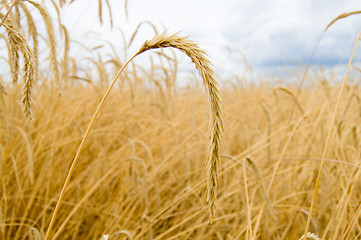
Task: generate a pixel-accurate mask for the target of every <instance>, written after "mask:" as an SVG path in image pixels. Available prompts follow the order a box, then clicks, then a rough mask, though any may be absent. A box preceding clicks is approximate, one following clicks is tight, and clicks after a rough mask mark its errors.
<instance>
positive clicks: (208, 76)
mask: <svg viewBox="0 0 361 240" xmlns="http://www.w3.org/2000/svg"><path fill="white" fill-rule="evenodd" d="M167 47H172V48H176V49H178V50H180V51H182V52H183V53H185V54H187V56H188V57H190V59H191V60H192V62H193V63H194V65H195V67H196V68H197V70H198V71H199V74H200V76H201V78H202V80H203V84H204V86H205V88H206V91H207V94H208V100H209V104H210V111H211V119H210V120H211V129H210V130H211V134H210V141H209V149H208V159H207V164H206V165H207V203H208V206H209V211H210V223H212V222H213V220H214V217H215V215H216V203H215V202H216V200H217V185H218V178H219V172H220V149H221V137H222V132H223V118H222V116H223V111H222V107H221V98H220V92H219V88H218V83H217V81H216V79H215V77H214V72H213V69H212V67H211V63H210V61H209V60H208V59H207V55H206V53H205V52H204V51H203V50H202V49H201V48H199V47H198V45H197V44H196V43H194V42H193V41H191V40H189V39H188V38H187V37H180V36H178V35H177V34H173V35H170V36H167V35H166V33H165V32H164V33H162V34H160V35H158V36H156V37H154V38H152V39H151V40H149V41H146V42H145V43H144V44H143V46H142V47H141V48H140V49H139V51H138V53H137V55H139V54H141V53H143V52H145V51H148V50H150V49H156V48H167Z"/></svg>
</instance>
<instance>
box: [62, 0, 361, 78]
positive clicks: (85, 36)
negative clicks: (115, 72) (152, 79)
mask: <svg viewBox="0 0 361 240" xmlns="http://www.w3.org/2000/svg"><path fill="white" fill-rule="evenodd" d="M103 2H104V5H103V15H104V16H105V17H106V16H107V15H108V11H107V9H106V5H105V1H103ZM110 3H111V6H112V11H113V17H114V25H115V28H114V29H113V31H110V30H109V26H107V25H106V24H104V25H103V26H102V27H101V26H100V24H99V23H98V10H97V4H98V1H97V0H77V1H75V2H74V4H72V5H70V6H69V9H67V8H65V9H64V10H63V14H62V15H63V16H62V20H63V21H64V23H65V24H66V26H68V28H69V30H70V32H71V35H72V36H73V37H74V38H76V39H78V40H79V39H81V41H82V42H83V43H85V44H87V43H88V44H93V45H96V41H97V40H99V43H101V42H102V40H101V39H107V40H109V41H111V42H113V43H114V44H115V46H116V47H118V46H119V53H120V52H121V50H122V38H121V34H120V31H119V30H118V29H117V28H121V29H122V30H123V31H124V33H125V37H126V38H127V39H129V38H130V36H131V34H132V32H133V31H134V30H135V27H136V26H137V24H138V23H139V22H141V21H151V22H152V23H153V24H154V25H156V26H157V27H158V29H159V30H160V31H162V30H164V29H167V31H168V32H169V33H176V32H180V34H182V35H189V36H190V38H191V39H192V40H195V41H197V42H199V44H200V46H201V47H202V48H204V49H206V50H207V52H208V53H209V55H210V56H211V58H212V60H213V61H214V62H215V65H216V67H217V69H219V70H220V71H221V72H223V73H224V72H235V73H237V72H239V71H243V70H244V58H246V59H247V61H248V62H249V64H250V65H251V66H252V67H253V68H254V69H256V70H257V69H263V68H270V67H277V66H281V65H282V64H287V65H288V64H292V63H293V64H300V63H304V64H306V63H307V62H308V60H309V58H310V56H311V54H312V51H313V48H314V47H315V45H316V43H317V41H318V39H319V38H320V36H321V34H322V32H323V31H324V29H325V27H326V26H327V24H328V23H329V22H330V21H332V19H334V18H335V17H337V16H338V15H339V14H341V13H343V12H346V11H355V10H361V2H360V0H342V1H341V0H271V1H270V0H223V1H216V0H183V1H171V0H152V1H149V0H128V19H127V18H126V17H125V10H124V1H123V0H110ZM104 22H108V21H107V20H106V19H104ZM360 31H361V14H360V15H355V16H351V17H349V18H347V19H344V20H341V21H339V22H337V23H336V24H334V26H332V27H331V28H330V29H329V30H328V32H327V33H326V34H325V35H324V36H323V39H322V40H321V43H320V46H319V48H318V50H317V52H316V55H315V59H314V63H315V64H318V63H322V64H323V65H325V66H328V67H329V66H333V65H336V64H339V63H345V62H347V61H348V59H349V57H350V54H351V52H352V48H353V44H354V42H355V39H356V37H357V35H358V33H359V32H360ZM96 33H97V34H96ZM139 33H140V34H139V36H138V37H137V39H136V41H135V43H134V45H136V46H137V47H136V48H138V47H139V46H140V44H141V43H142V42H144V40H145V39H149V38H151V37H152V36H153V35H154V32H153V30H152V28H151V27H150V26H147V25H144V27H143V28H142V29H140V31H139ZM129 54H132V53H129ZM359 55H360V54H359Z"/></svg>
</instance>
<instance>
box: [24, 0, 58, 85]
mask: <svg viewBox="0 0 361 240" xmlns="http://www.w3.org/2000/svg"><path fill="white" fill-rule="evenodd" d="M26 1H27V2H29V3H30V4H32V5H33V6H34V7H35V8H37V9H38V11H39V13H40V15H41V16H42V18H43V20H44V23H45V27H46V31H47V33H48V41H49V57H50V68H51V70H52V73H53V76H52V81H53V83H55V85H56V87H57V88H60V82H59V69H58V61H57V59H56V40H55V33H54V27H53V22H52V20H51V18H50V16H49V13H48V11H47V10H46V9H45V8H44V7H43V6H42V5H41V4H39V3H37V2H34V1H32V0H26Z"/></svg>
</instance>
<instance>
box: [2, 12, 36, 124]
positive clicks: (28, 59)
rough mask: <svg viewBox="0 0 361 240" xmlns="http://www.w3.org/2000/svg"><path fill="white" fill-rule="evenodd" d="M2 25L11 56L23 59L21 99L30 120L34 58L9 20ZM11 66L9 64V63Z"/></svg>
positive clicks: (22, 37) (23, 39)
mask: <svg viewBox="0 0 361 240" xmlns="http://www.w3.org/2000/svg"><path fill="white" fill-rule="evenodd" d="M0 18H1V19H5V16H4V15H3V14H1V13H0ZM3 25H4V27H5V29H6V31H7V34H8V39H9V45H10V49H9V51H11V52H12V55H13V54H15V53H16V54H15V55H18V52H21V54H22V55H23V58H24V66H23V79H24V88H23V99H22V103H23V104H24V112H25V115H26V118H27V119H29V120H30V119H32V113H31V102H32V96H31V90H32V83H33V81H34V57H33V54H32V52H31V50H30V47H29V45H28V43H27V42H26V40H25V38H24V36H23V35H22V34H21V33H20V32H18V31H16V30H15V28H14V26H13V24H12V22H11V21H10V20H9V19H5V21H4V22H3ZM10 64H11V62H10Z"/></svg>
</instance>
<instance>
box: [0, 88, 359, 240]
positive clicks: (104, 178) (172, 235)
mask: <svg viewBox="0 0 361 240" xmlns="http://www.w3.org/2000/svg"><path fill="white" fill-rule="evenodd" d="M289 90H290V91H293V89H289ZM338 90H339V88H338V87H337V86H329V85H325V84H320V82H319V84H316V85H315V86H313V87H312V88H309V89H305V90H303V91H302V92H301V95H300V98H299V106H300V107H301V108H302V112H301V108H300V109H296V110H295V116H294V119H293V120H292V121H291V123H290V124H288V121H289V113H290V111H291V108H292V107H293V105H294V101H293V99H292V97H290V95H289V94H288V93H286V92H285V91H282V90H279V89H277V88H276V89H275V88H273V87H269V86H258V87H245V88H240V87H239V88H234V89H228V90H227V89H223V90H222V98H223V105H224V112H225V119H224V120H225V123H226V126H227V127H226V132H225V136H224V140H225V143H224V149H223V155H222V162H223V164H222V167H223V168H222V169H223V170H222V181H221V184H220V186H219V199H218V201H217V208H218V210H217V212H218V213H217V217H216V219H215V222H214V224H213V225H209V224H208V214H207V207H206V206H205V204H204V198H205V196H204V191H205V184H206V183H205V180H204V176H205V162H204V159H205V158H206V155H207V153H206V151H207V140H208V139H207V136H208V130H207V129H208V115H209V113H208V111H207V110H208V107H207V102H206V98H205V94H204V93H203V91H201V90H199V89H198V90H197V89H189V90H187V91H184V92H179V93H175V94H174V95H172V96H171V100H168V101H163V100H162V98H161V95H160V94H159V93H157V92H155V91H150V90H149V89H148V90H147V89H143V90H139V92H138V93H136V94H135V95H134V96H135V97H134V100H133V101H131V99H132V98H131V94H130V92H129V91H128V90H122V87H121V86H119V87H118V88H117V89H115V91H114V92H113V94H112V95H111V97H110V98H109V102H108V103H107V104H106V105H105V108H104V109H103V110H102V114H100V116H99V119H98V120H97V122H96V124H95V127H94V129H93V132H92V133H91V134H90V137H89V139H88V142H87V143H86V145H85V148H84V150H83V152H82V155H81V157H80V161H79V163H78V165H77V167H76V170H75V173H74V175H73V177H72V179H71V183H70V185H69V187H68V189H67V191H66V195H65V201H64V204H63V206H62V208H61V210H60V211H59V216H58V219H57V221H56V223H55V229H54V232H55V233H54V234H55V235H57V238H59V239H100V238H101V236H102V234H106V233H110V234H111V233H116V232H119V231H121V232H119V234H117V235H114V237H113V238H112V239H126V236H127V235H128V238H129V239H245V238H246V239H252V237H253V238H255V239H278V238H280V239H296V238H299V237H300V236H301V235H302V231H303V229H304V226H305V222H306V218H307V212H308V208H309V203H310V200H311V197H312V190H313V187H314V182H315V177H316V173H317V168H318V165H319V161H320V157H321V155H322V151H323V147H324V144H325V137H326V133H327V126H328V125H329V123H330V118H331V114H332V108H333V105H334V103H335V98H336V96H337V93H338ZM54 91H55V90H52V89H49V88H48V87H46V86H40V87H39V88H38V91H37V94H36V97H35V102H36V103H37V104H36V105H35V106H34V110H33V111H34V115H35V116H37V117H36V119H35V120H34V121H33V122H31V123H30V124H27V123H26V120H25V119H24V116H23V114H22V112H21V110H20V108H19V107H17V106H16V103H17V101H16V100H15V99H16V98H17V95H18V94H19V92H18V90H17V89H16V88H14V89H11V91H9V92H8V93H7V95H5V96H4V102H3V103H2V104H3V106H4V108H2V121H1V125H0V126H1V139H2V144H1V148H0V149H1V151H0V153H1V156H2V157H1V158H2V165H1V174H2V188H1V189H2V190H1V191H2V200H1V203H2V206H1V207H2V208H1V209H2V212H1V217H2V231H1V236H2V239H15V236H17V239H33V236H32V234H33V228H36V229H37V231H39V232H40V235H42V234H43V231H44V230H45V229H46V227H47V225H48V222H49V218H50V216H51V212H52V209H53V208H54V205H55V203H56V200H57V194H58V192H59V189H60V188H61V186H62V184H63V181H64V178H65V176H66V173H67V171H68V169H69V164H70V160H71V159H72V158H73V157H74V155H75V152H76V148H77V145H78V144H79V142H80V140H81V137H82V134H83V132H84V129H85V128H86V125H87V123H88V122H89V120H90V117H91V115H92V112H93V111H94V109H95V108H96V105H97V104H98V102H99V100H100V98H101V94H100V92H99V90H96V89H95V88H93V87H91V86H79V87H76V88H69V89H66V90H64V95H62V96H59V95H57V94H54ZM344 94H345V97H344V99H343V101H342V105H341V109H342V110H341V111H340V113H339V114H338V116H337V121H336V123H337V124H335V125H334V126H333V127H334V129H335V131H334V132H333V135H332V140H331V142H330V148H329V151H328V154H327V159H326V164H325V166H324V168H323V170H322V171H323V172H322V174H323V178H322V182H321V184H320V190H319V197H318V199H317V202H316V207H315V214H314V216H313V218H312V222H311V229H310V230H311V231H312V232H314V233H318V234H322V232H323V230H324V229H325V228H326V226H327V224H329V225H330V226H329V230H328V231H329V232H328V236H333V234H334V231H335V229H336V227H337V226H338V225H340V226H339V228H340V230H339V233H338V234H340V235H341V234H342V233H345V231H346V229H348V227H349V225H351V224H352V227H351V228H350V230H348V232H347V234H348V235H347V236H348V237H347V239H353V238H355V237H356V236H357V234H358V232H359V228H360V224H359V223H358V222H357V221H356V222H355V220H353V218H354V217H355V214H358V211H357V209H358V207H359V200H358V199H359V198H360V187H361V185H360V184H359V182H360V179H359V178H360V177H359V174H358V171H357V170H358V169H359V162H358V159H359V150H358V149H359V148H360V145H359V144H360V139H359V138H360V127H359V126H358V124H357V123H358V122H359V121H360V118H361V112H360V111H361V106H360V101H359V99H360V98H359V96H360V94H361V93H360V89H359V88H358V87H357V86H348V88H347V90H346V91H345V93H344ZM315 102H317V103H318V104H315ZM290 129H293V130H292V132H290ZM284 148H285V150H284V151H285V152H284V153H283V154H282V156H281V151H283V149H284ZM246 156H250V157H251V158H252V159H253V162H254V166H252V164H249V163H247V161H246V160H245V157H246ZM280 156H281V157H282V158H281V159H280ZM278 161H280V167H279V169H278V170H277V172H276V177H275V180H274V181H273V184H272V185H269V184H270V179H271V177H272V174H273V170H274V168H275V165H276V164H277V162H278ZM350 173H352V174H350ZM345 192H346V194H347V197H348V198H349V199H348V201H347V204H342V203H341V205H340V206H339V207H340V208H344V213H343V214H342V216H341V217H340V216H339V215H337V205H338V203H340V201H343V202H345V199H343V198H342V196H343V194H344V193H345ZM267 203H269V204H270V206H267Z"/></svg>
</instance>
